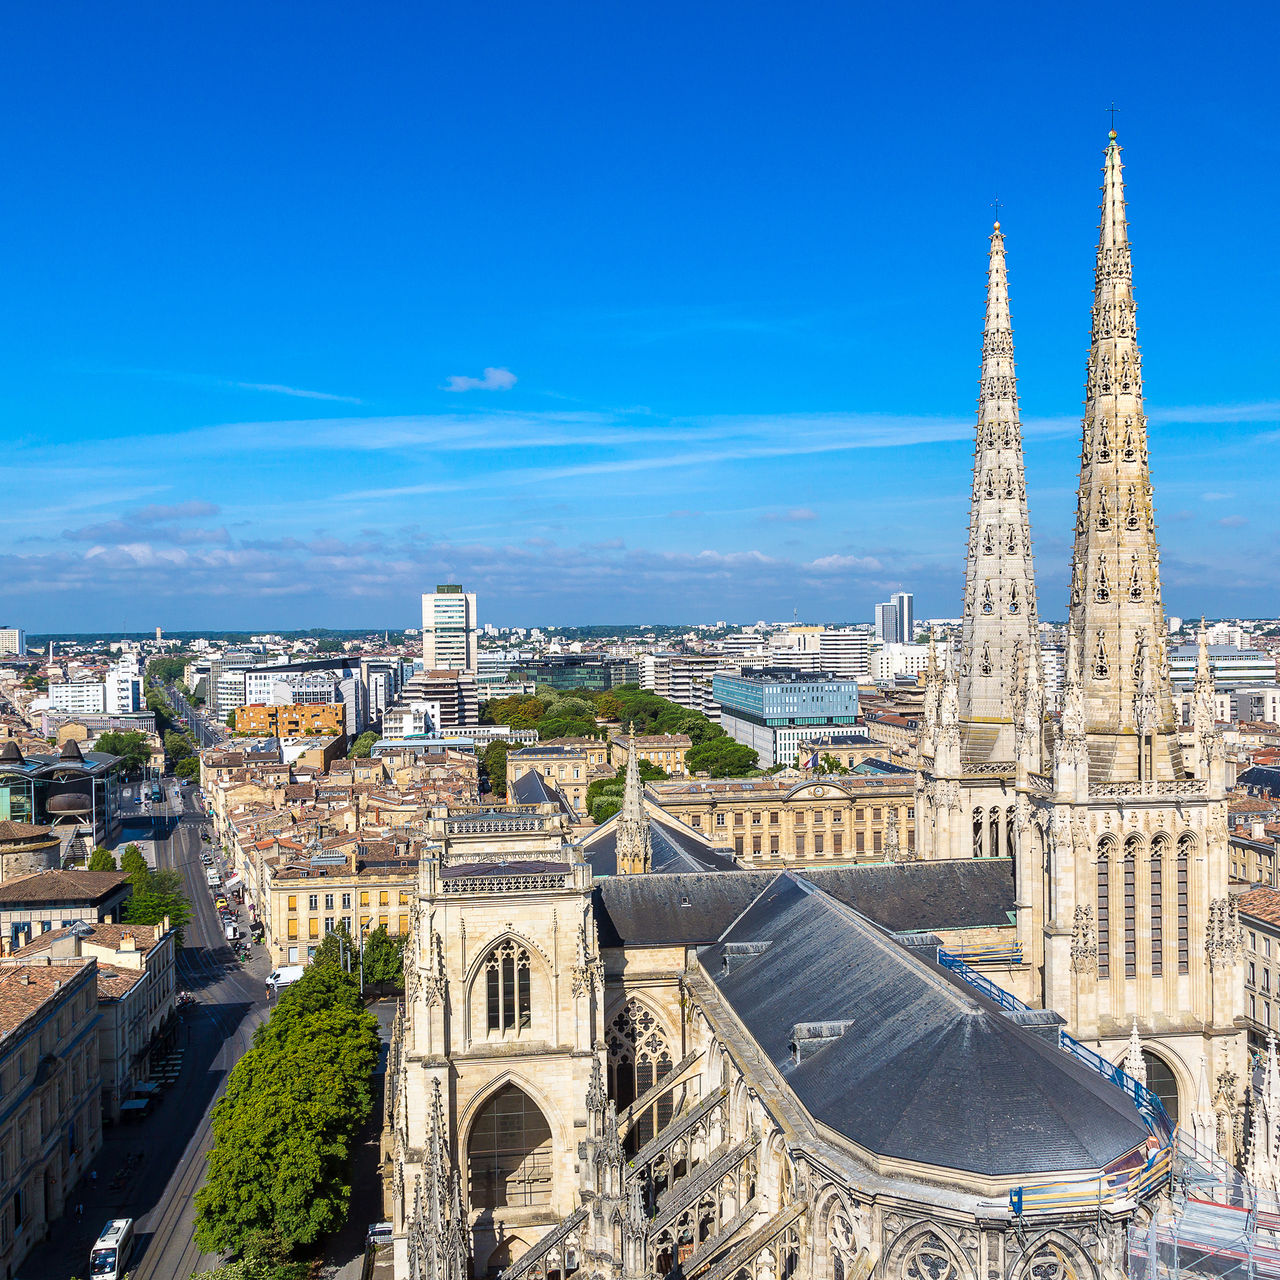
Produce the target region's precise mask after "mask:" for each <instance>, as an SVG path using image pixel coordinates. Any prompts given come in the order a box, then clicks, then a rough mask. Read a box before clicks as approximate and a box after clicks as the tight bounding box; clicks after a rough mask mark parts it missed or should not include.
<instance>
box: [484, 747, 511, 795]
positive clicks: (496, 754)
mask: <svg viewBox="0 0 1280 1280" xmlns="http://www.w3.org/2000/svg"><path fill="white" fill-rule="evenodd" d="M509 750H510V744H508V743H507V742H505V741H503V740H501V739H499V740H498V741H497V742H491V743H489V745H488V746H487V747H485V749H484V754H483V755H482V756H481V757H480V767H481V769H482V770H483V771H484V776H485V778H486V779H488V782H489V790H490V791H492V792H493V794H494V795H495V796H497V797H498V798H499V799H501V800H505V799H506V798H507V752H508V751H509Z"/></svg>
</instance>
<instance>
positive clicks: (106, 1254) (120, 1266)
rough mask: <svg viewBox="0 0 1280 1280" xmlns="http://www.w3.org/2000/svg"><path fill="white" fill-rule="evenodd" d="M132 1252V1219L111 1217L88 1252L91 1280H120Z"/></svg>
mask: <svg viewBox="0 0 1280 1280" xmlns="http://www.w3.org/2000/svg"><path fill="white" fill-rule="evenodd" d="M131 1253H133V1219H132V1218H112V1219H111V1221H110V1222H108V1223H107V1225H106V1226H105V1227H103V1228H102V1234H101V1235H100V1236H99V1237H98V1239H97V1240H96V1241H95V1243H94V1246H93V1249H92V1251H91V1252H90V1254H89V1275H90V1277H91V1280H121V1278H122V1277H123V1276H124V1274H125V1269H126V1268H127V1267H128V1265H129V1255H130V1254H131Z"/></svg>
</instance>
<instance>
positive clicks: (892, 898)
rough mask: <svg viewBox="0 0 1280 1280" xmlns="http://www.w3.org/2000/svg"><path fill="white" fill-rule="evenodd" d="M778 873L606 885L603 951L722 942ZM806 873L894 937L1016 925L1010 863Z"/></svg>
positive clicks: (602, 892)
mask: <svg viewBox="0 0 1280 1280" xmlns="http://www.w3.org/2000/svg"><path fill="white" fill-rule="evenodd" d="M656 857H657V849H656V844H655V860H656ZM776 875H777V872H776V871H733V872H726V873H719V874H716V873H710V874H709V873H705V872H704V873H702V874H679V875H672V874H667V875H647V876H617V877H612V878H610V879H606V880H602V881H601V882H600V883H599V884H597V885H596V888H595V905H596V920H597V924H598V927H599V931H600V945H601V946H602V947H620V946H623V945H624V944H625V945H628V946H698V945H701V944H705V943H709V942H714V941H715V940H716V939H717V938H719V937H720V935H721V934H722V933H723V932H724V931H725V930H726V929H727V928H728V927H729V926H730V925H731V924H732V923H733V922H734V921H735V920H736V919H737V918H738V916H740V915H741V914H742V913H743V912H744V911H745V910H746V909H747V908H748V907H749V906H750V905H751V903H752V902H754V901H755V900H756V898H757V897H759V895H760V894H761V893H763V892H764V890H765V888H766V887H767V886H768V885H769V884H771V883H772V881H773V880H774V878H775V877H776ZM805 875H806V878H807V879H809V880H811V881H812V882H813V883H814V884H816V885H818V886H819V887H820V888H821V889H824V890H825V891H826V892H828V893H830V894H831V896H832V897H834V898H835V899H837V900H838V901H839V902H842V903H844V904H846V905H847V906H851V907H854V908H856V909H857V910H859V911H861V912H862V913H863V914H864V915H866V916H868V917H870V918H871V919H872V920H874V921H875V922H876V923H877V924H880V925H882V926H883V927H884V928H886V929H891V930H893V931H894V932H910V931H914V930H928V929H974V928H983V927H986V928H993V927H997V926H1001V925H1008V924H1009V923H1010V919H1011V912H1012V911H1013V896H1014V895H1013V867H1012V863H1011V862H1010V861H1009V860H1008V859H1007V858H965V859H960V860H956V861H947V862H902V863H862V864H860V865H858V866H853V867H823V868H821V869H813V870H809V871H806V873H805Z"/></svg>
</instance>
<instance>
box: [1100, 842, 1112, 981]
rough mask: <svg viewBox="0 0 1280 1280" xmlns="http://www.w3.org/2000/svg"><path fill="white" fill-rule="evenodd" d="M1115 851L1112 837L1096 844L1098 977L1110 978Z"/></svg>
mask: <svg viewBox="0 0 1280 1280" xmlns="http://www.w3.org/2000/svg"><path fill="white" fill-rule="evenodd" d="M1115 851H1116V842H1115V839H1114V837H1112V836H1104V837H1103V838H1102V839H1101V840H1100V841H1099V842H1098V911H1097V920H1098V977H1099V978H1108V977H1110V976H1111V859H1112V857H1113V856H1114V854H1115Z"/></svg>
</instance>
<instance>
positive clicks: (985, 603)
mask: <svg viewBox="0 0 1280 1280" xmlns="http://www.w3.org/2000/svg"><path fill="white" fill-rule="evenodd" d="M994 608H995V605H994V604H993V603H992V600H991V584H990V583H989V582H984V583H983V584H982V612H983V613H990V612H991V611H992V609H994Z"/></svg>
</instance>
